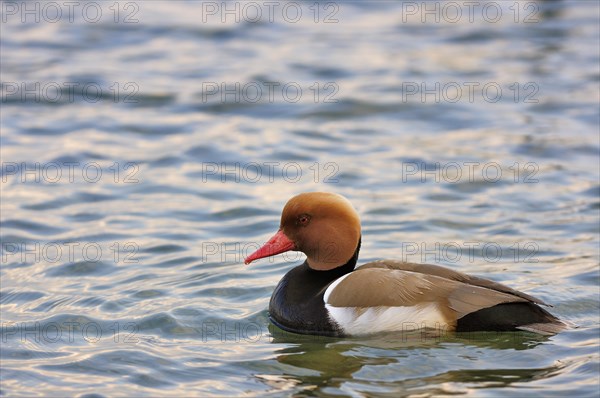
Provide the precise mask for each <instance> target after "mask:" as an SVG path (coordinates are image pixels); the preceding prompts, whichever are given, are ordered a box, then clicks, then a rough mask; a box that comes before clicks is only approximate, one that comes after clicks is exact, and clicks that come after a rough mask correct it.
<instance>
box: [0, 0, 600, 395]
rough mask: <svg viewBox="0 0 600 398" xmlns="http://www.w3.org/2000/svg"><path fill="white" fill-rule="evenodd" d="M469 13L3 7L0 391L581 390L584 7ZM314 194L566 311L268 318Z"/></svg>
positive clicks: (392, 235)
mask: <svg viewBox="0 0 600 398" xmlns="http://www.w3.org/2000/svg"><path fill="white" fill-rule="evenodd" d="M476 3H477V4H475V5H474V6H473V8H472V12H471V11H470V9H469V7H470V6H467V5H465V4H463V3H461V2H456V3H452V4H451V5H447V4H446V3H427V5H423V4H422V3H421V2H407V3H393V2H369V3H368V4H363V3H358V2H356V3H354V2H353V3H346V2H344V3H341V2H332V3H320V4H317V7H315V5H314V4H313V3H312V2H306V3H283V2H282V3H278V4H277V5H276V6H273V7H275V8H273V13H272V15H271V14H269V12H270V11H269V7H270V6H267V5H264V4H263V3H260V2H259V3H228V5H227V6H228V7H230V8H229V10H233V11H232V12H233V14H227V13H226V12H225V11H226V10H224V9H222V6H221V3H220V2H216V3H211V2H205V3H201V2H195V1H177V2H166V1H153V2H128V3H125V2H96V3H89V4H90V5H87V6H86V7H87V8H84V4H80V5H76V6H74V7H75V8H74V9H73V15H72V17H73V18H72V20H71V14H70V13H69V11H68V8H67V7H66V6H64V5H61V4H62V3H60V2H59V3H37V2H28V3H27V4H24V3H20V2H18V3H13V2H3V3H2V18H3V23H2V25H1V29H2V31H1V36H2V38H1V50H2V59H1V61H2V79H1V80H2V104H1V105H2V111H1V113H2V114H1V129H2V136H1V143H2V184H1V188H2V205H1V210H2V215H1V221H2V231H1V236H2V257H3V258H2V267H1V289H0V291H1V303H2V307H1V309H2V311H1V323H2V325H1V326H2V329H1V332H2V333H1V334H2V349H1V354H2V356H1V358H2V361H1V387H0V393H1V394H2V395H4V396H35V395H38V396H57V397H58V396H61V397H62V396H79V397H83V396H87V397H92V396H94V397H97V396H105V397H108V396H134V395H135V396H192V395H193V396H227V397H230V396H281V395H297V396H340V395H349V396H394V397H396V396H419V397H421V396H432V395H436V396H443V395H463V394H464V395H468V396H477V397H481V396H519V397H524V396H546V397H549V396H565V395H567V394H569V395H572V396H578V397H584V396H588V397H593V396H597V394H598V393H599V378H598V370H599V367H600V366H599V363H600V361H599V357H600V355H599V347H600V346H599V331H600V329H599V295H598V286H599V281H600V278H599V270H598V264H599V261H598V260H599V257H600V255H599V251H598V241H599V239H598V236H599V208H600V206H599V203H600V201H599V196H600V195H599V192H600V191H599V189H600V188H599V164H598V163H599V157H598V155H599V146H600V145H599V141H598V126H599V124H600V123H599V112H598V102H599V99H600V98H599V90H598V81H599V77H600V71H599V48H600V47H599V46H598V41H599V39H598V37H599V21H598V12H599V7H598V4H597V3H596V2H584V1H569V2H567V1H531V2H521V3H513V2H485V3H484V2H481V3H479V2H476ZM53 4H58V6H59V7H60V8H57V7H56V6H54V5H53ZM86 4H87V3H86ZM249 4H250V5H249ZM436 4H437V5H436ZM24 7H29V8H28V10H30V11H29V14H27V12H26V10H25V8H24ZM36 7H37V8H36ZM53 7H54V8H53ZM236 7H237V8H236ZM252 7H254V9H253V8H252ZM424 7H430V8H429V9H432V10H433V13H432V14H427V12H426V10H425V8H424ZM452 7H454V8H452ZM284 8H285V10H286V12H287V14H283V10H284ZM317 9H318V10H319V13H318V14H316V10H317ZM31 10H33V11H31ZM57 10H60V11H61V14H58V13H57ZM298 10H300V12H301V13H302V14H301V15H300V14H295V13H294V12H296V11H298ZM456 11H460V17H459V14H457V13H456ZM257 12H261V18H258V17H257V16H258V14H257ZM484 12H485V13H484ZM36 18H38V21H37V22H36V20H35V19H36ZM222 18H224V19H225V22H222V21H221V19H222ZM236 18H237V19H239V22H236V20H235V19H236ZM22 19H24V22H22ZM422 19H425V22H424V23H423V22H422ZM436 19H437V20H436ZM255 20H257V22H252V21H255ZM515 20H516V22H515ZM325 22H328V23H325ZM236 83H238V84H239V86H236ZM36 84H37V85H36ZM436 84H437V85H436ZM312 190H329V191H335V192H338V193H341V194H343V195H345V196H347V197H348V198H349V199H350V200H351V201H352V202H353V204H354V205H355V207H356V208H357V210H358V211H359V212H360V214H361V217H362V222H363V249H362V252H361V259H360V262H366V261H369V260H374V259H379V258H396V259H405V260H408V261H423V262H430V263H438V264H442V265H447V266H449V267H452V268H455V269H457V270H461V271H464V272H468V273H473V274H477V275H482V276H485V277H488V278H490V279H493V280H496V281H500V282H503V283H506V284H508V285H510V286H511V287H514V288H517V289H520V290H523V291H525V292H527V293H529V294H533V295H535V296H538V297H540V298H541V299H543V300H545V301H547V302H548V303H551V304H553V305H554V307H553V308H551V309H550V310H551V311H552V312H553V313H554V314H556V315H557V316H559V317H561V318H562V319H564V320H566V321H568V322H570V323H571V324H572V325H573V327H572V328H571V329H570V330H568V331H565V332H563V333H560V334H559V335H556V336H551V337H542V336H537V335H534V334H529V333H479V334H472V335H469V334H466V335H445V336H442V337H441V338H432V337H428V336H422V335H421V334H419V333H416V332H412V333H411V332H410V330H407V331H406V333H404V334H392V335H383V336H372V337H362V338H347V339H334V338H324V337H318V338H316V337H312V336H298V335H293V334H289V333H284V332H282V331H281V330H279V329H277V328H275V327H273V326H271V325H269V323H268V320H267V306H268V300H269V297H270V295H271V292H272V290H273V288H274V286H275V285H276V283H277V281H278V280H279V279H280V278H281V277H282V276H283V275H284V273H285V272H286V271H287V270H288V269H290V268H291V267H293V266H294V265H295V264H298V263H299V262H300V261H302V257H301V256H300V255H297V256H296V255H293V254H292V255H289V256H285V257H284V256H278V257H276V258H274V259H271V260H262V261H258V262H256V263H254V264H252V265H251V266H244V265H243V264H242V259H243V257H244V256H245V255H247V254H248V253H250V252H251V251H252V250H254V249H255V248H256V247H257V246H258V245H259V244H260V243H262V242H264V241H265V240H266V239H267V238H268V237H270V236H271V234H272V233H273V232H274V231H275V230H276V228H277V226H278V221H279V213H280V210H281V208H282V206H283V205H284V204H285V202H286V201H287V199H288V198H289V197H291V196H292V195H294V194H296V193H299V192H304V191H312Z"/></svg>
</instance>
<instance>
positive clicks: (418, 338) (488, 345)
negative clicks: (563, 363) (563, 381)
mask: <svg viewBox="0 0 600 398" xmlns="http://www.w3.org/2000/svg"><path fill="white" fill-rule="evenodd" d="M269 331H270V333H271V335H272V337H273V340H272V343H274V344H285V347H284V348H282V349H281V350H280V351H279V352H278V356H277V358H276V360H277V361H278V362H279V363H280V364H284V365H286V366H285V369H287V373H286V374H280V375H260V376H258V377H259V379H261V380H262V381H263V382H264V383H266V384H268V385H269V386H270V387H272V388H273V389H276V390H280V391H281V390H289V389H295V388H297V386H302V391H303V392H304V393H308V392H309V391H310V392H312V393H314V392H316V391H320V390H323V391H322V392H329V393H334V394H335V393H342V391H343V385H344V383H347V382H352V383H358V384H361V385H364V386H371V387H372V388H376V389H378V388H382V389H383V390H382V391H387V390H390V391H389V392H393V393H395V394H397V393H402V392H406V393H408V392H411V393H416V392H419V393H427V394H431V393H435V392H436V391H437V392H438V393H439V392H442V391H446V392H447V389H448V385H446V383H460V385H462V386H464V385H465V383H467V384H468V383H474V382H477V384H478V386H479V387H499V386H507V385H510V384H512V383H516V382H523V381H528V380H532V379H539V378H546V377H549V376H551V375H552V374H554V373H555V372H557V371H559V370H560V365H554V366H551V367H547V368H533V369H530V368H522V369H520V368H509V369H502V368H498V369H490V368H489V365H488V366H486V369H468V368H467V369H460V368H461V365H460V363H459V364H457V365H456V366H455V368H454V369H452V370H447V371H445V372H441V373H440V372H436V370H435V369H427V368H425V367H424V366H427V365H425V364H424V363H423V362H427V361H426V360H421V361H418V362H420V363H415V360H418V358H421V359H423V357H435V356H436V354H439V350H449V349H454V350H456V351H457V355H462V357H461V360H462V361H465V360H467V361H471V362H475V361H477V360H478V358H477V357H473V358H469V357H468V356H467V355H466V352H470V353H473V349H476V350H479V349H484V350H485V351H484V354H482V355H485V356H486V357H487V356H488V355H490V353H491V354H494V353H498V354H499V351H502V350H528V349H532V348H534V347H536V346H538V345H540V344H542V343H544V342H545V341H547V340H548V337H547V336H541V335H537V334H533V333H529V332H502V333H499V332H498V333H497V332H478V333H474V332H473V333H450V334H446V335H444V336H439V335H428V334H427V333H423V332H422V331H413V332H411V333H410V334H404V335H403V336H402V335H400V336H399V335H398V334H393V333H390V334H383V335H378V336H370V337H367V338H343V339H340V338H334V337H324V336H311V335H299V334H293V333H288V332H285V331H283V330H281V329H279V328H277V327H276V326H274V325H269ZM380 350H382V351H385V354H384V355H382V353H381V352H380ZM497 351H498V352H497ZM477 352H479V351H477ZM488 359H489V357H488ZM438 360H441V361H443V359H439V358H438ZM486 364H489V362H488V361H487V360H486ZM381 365H390V366H385V367H382V366H381ZM446 365H448V364H446ZM456 368H458V369H456ZM424 370H425V371H424ZM373 372H380V373H379V376H381V377H375V378H373V377H370V376H369V375H372V374H373ZM387 372H389V373H390V374H389V375H388V374H386V373H387ZM427 374H429V375H427ZM424 375H425V377H423V376H424ZM368 390H369V388H365V391H368ZM336 391H337V392H336Z"/></svg>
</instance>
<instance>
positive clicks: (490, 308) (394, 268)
mask: <svg viewBox="0 0 600 398" xmlns="http://www.w3.org/2000/svg"><path fill="white" fill-rule="evenodd" d="M361 239H362V233H361V223H360V218H359V215H358V213H357V211H356V210H355V209H354V207H353V206H352V204H351V203H350V201H349V200H348V199H346V198H345V197H343V196H341V195H339V194H337V193H332V192H305V193H300V194H298V195H296V196H294V197H292V198H291V199H290V200H289V201H288V202H287V203H286V205H285V206H284V208H283V211H282V214H281V221H280V225H279V229H278V231H277V232H276V233H275V235H273V236H272V237H271V238H270V239H269V240H268V241H267V242H266V243H265V244H264V245H262V246H261V247H260V248H258V249H257V250H256V251H254V252H253V253H252V254H250V255H249V256H247V257H246V258H245V260H244V263H245V264H250V263H252V262H253V261H256V260H258V259H262V258H266V257H271V256H274V255H277V254H280V253H284V252H287V251H299V252H302V253H304V254H305V255H306V260H305V261H304V262H303V263H302V264H300V265H298V266H295V267H294V268H292V269H291V270H290V271H289V272H287V273H286V274H285V275H284V276H283V278H282V279H281V280H280V281H279V283H278V284H277V286H276V287H275V289H274V290H273V293H272V296H271V300H270V302H269V318H270V320H271V322H272V323H273V324H274V325H276V326H277V327H279V328H281V329H283V330H284V331H287V332H292V333H299V334H313V335H325V336H338V337H345V336H361V335H369V334H375V333H385V332H407V331H414V330H437V331H438V333H439V332H441V333H450V332H480V331H481V332H483V331H519V330H523V331H529V332H534V333H539V334H543V335H552V334H556V333H558V332H560V331H561V330H563V329H564V328H565V327H566V324H565V323H563V322H562V321H561V320H559V319H558V318H557V317H555V316H554V315H552V314H551V313H550V312H548V311H547V310H546V309H544V308H542V306H544V307H549V305H548V304H546V303H544V302H543V301H542V300H540V299H538V298H536V297H533V296H530V295H528V294H526V293H523V292H520V291H518V290H515V289H512V288H510V287H508V286H505V285H503V284H501V283H498V282H494V281H492V280H488V279H485V278H481V277H476V276H471V275H468V274H465V273H462V272H459V271H455V270H453V269H450V268H446V267H442V266H438V265H432V264H417V263H411V262H404V261H399V260H378V261H373V262H369V263H366V264H363V265H362V266H360V267H356V264H357V261H358V255H359V251H360V246H361Z"/></svg>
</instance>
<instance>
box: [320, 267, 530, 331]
mask: <svg viewBox="0 0 600 398" xmlns="http://www.w3.org/2000/svg"><path fill="white" fill-rule="evenodd" d="M519 301H520V302H526V301H528V300H526V299H524V298H522V297H519V296H515V295H513V294H508V293H504V292H500V291H497V290H492V289H488V288H485V287H481V286H476V285H469V284H466V283H463V282H460V281H455V280H451V279H447V278H442V277H440V276H437V275H428V274H423V273H418V272H412V271H404V270H394V269H392V270H390V269H386V268H379V267H368V268H366V269H363V268H362V267H361V268H360V269H358V270H356V271H354V272H352V273H350V274H348V276H346V277H344V279H343V280H341V281H340V282H339V283H338V284H337V286H335V287H334V288H333V289H332V290H331V291H330V292H329V295H328V296H327V297H326V303H327V304H329V305H331V306H334V307H355V308H367V307H413V306H415V307H418V306H422V305H424V304H430V303H434V304H436V306H437V308H438V309H439V310H440V311H441V312H442V313H443V314H444V316H445V317H446V318H447V320H448V321H449V322H452V323H453V322H455V321H456V319H459V318H462V317H463V316H465V315H467V314H469V313H471V312H475V311H478V310H480V309H483V308H487V307H492V306H494V305H497V304H501V303H509V302H519Z"/></svg>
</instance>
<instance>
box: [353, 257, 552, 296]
mask: <svg viewBox="0 0 600 398" xmlns="http://www.w3.org/2000/svg"><path fill="white" fill-rule="evenodd" d="M369 268H383V269H390V270H403V271H410V272H416V273H419V274H425V275H435V276H439V277H441V278H444V279H448V280H453V281H458V282H462V283H465V284H467V285H472V286H479V287H483V288H486V289H490V290H495V291H497V292H502V293H507V294H509V295H514V296H517V297H520V298H522V299H525V300H526V301H529V302H532V303H536V304H542V305H545V306H548V307H551V305H549V304H546V303H544V302H543V301H542V300H540V299H538V298H536V297H533V296H530V295H529V294H525V293H523V292H520V291H518V290H515V289H512V288H510V287H508V286H506V285H503V284H501V283H498V282H494V281H491V280H489V279H484V278H478V277H476V276H471V275H467V274H463V273H462V272H458V271H454V270H451V269H449V268H445V267H440V266H439V265H431V264H416V263H407V262H403V261H396V260H379V261H373V262H370V263H367V264H364V265H362V266H361V267H360V268H358V269H369Z"/></svg>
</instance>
